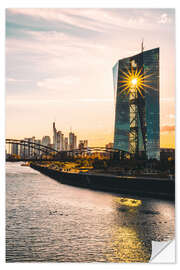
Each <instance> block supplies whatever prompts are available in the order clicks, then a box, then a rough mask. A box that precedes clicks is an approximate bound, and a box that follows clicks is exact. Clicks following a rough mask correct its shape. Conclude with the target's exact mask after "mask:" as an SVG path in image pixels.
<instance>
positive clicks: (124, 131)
mask: <svg viewBox="0 0 180 270" xmlns="http://www.w3.org/2000/svg"><path fill="white" fill-rule="evenodd" d="M136 71H137V72H139V73H140V76H141V84H142V85H141V88H140V91H136V92H135V94H134V95H135V96H136V97H135V96H133V92H132V90H131V91H128V86H127V87H126V85H125V84H124V83H123V82H124V81H125V80H126V79H127V75H128V73H129V74H130V73H131V72H133V73H134V74H135V72H136ZM128 76H129V75H128ZM113 82H114V92H115V127H114V148H115V149H119V150H123V151H127V152H130V153H136V154H138V155H139V154H141V153H145V154H146V157H147V158H148V159H150V158H152V159H160V132H159V48H156V49H153V50H148V51H144V52H142V53H140V54H137V55H135V56H132V57H128V58H125V59H122V60H119V61H118V62H117V63H116V64H115V66H114V67H113Z"/></svg>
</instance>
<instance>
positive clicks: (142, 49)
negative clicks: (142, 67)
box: [141, 38, 144, 52]
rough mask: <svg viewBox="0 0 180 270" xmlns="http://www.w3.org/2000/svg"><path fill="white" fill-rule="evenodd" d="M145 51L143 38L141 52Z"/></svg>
mask: <svg viewBox="0 0 180 270" xmlns="http://www.w3.org/2000/svg"><path fill="white" fill-rule="evenodd" d="M143 51H144V38H143V39H142V42H141V52H143Z"/></svg>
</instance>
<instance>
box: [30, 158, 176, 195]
mask: <svg viewBox="0 0 180 270" xmlns="http://www.w3.org/2000/svg"><path fill="white" fill-rule="evenodd" d="M30 167H31V168H33V169H35V170H38V171H39V172H41V173H43V174H45V175H47V176H49V177H51V178H53V179H55V180H57V181H59V182H60V183H62V184H68V185H72V186H77V187H83V188H89V189H93V190H101V191H107V192H114V193H121V194H122V193H124V194H131V195H135V196H136V195H137V196H144V197H153V198H161V199H168V200H174V199H175V182H174V181H171V180H165V179H158V178H149V177H148V178H147V177H139V178H138V177H127V176H115V175H106V174H94V173H93V174H91V173H76V172H73V173H71V172H62V171H58V170H54V169H50V168H47V167H43V166H40V165H37V164H34V163H31V164H30Z"/></svg>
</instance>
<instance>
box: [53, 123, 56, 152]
mask: <svg viewBox="0 0 180 270" xmlns="http://www.w3.org/2000/svg"><path fill="white" fill-rule="evenodd" d="M53 147H54V149H55V150H57V129H56V125H55V122H53Z"/></svg>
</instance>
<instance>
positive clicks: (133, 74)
mask: <svg viewBox="0 0 180 270" xmlns="http://www.w3.org/2000/svg"><path fill="white" fill-rule="evenodd" d="M121 72H122V74H123V78H122V80H121V81H119V82H120V83H121V85H120V86H119V87H121V88H123V89H122V91H121V92H120V93H123V92H126V93H127V94H130V93H132V92H133V93H134V92H136V93H139V94H140V95H141V96H142V97H144V96H143V91H144V92H145V91H146V89H145V88H152V87H151V85H149V84H147V83H149V82H150V81H149V80H147V78H149V77H151V76H152V74H148V75H146V74H145V72H144V71H143V70H142V69H139V70H138V69H135V70H134V68H131V70H129V69H127V71H126V72H124V71H123V70H121Z"/></svg>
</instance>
